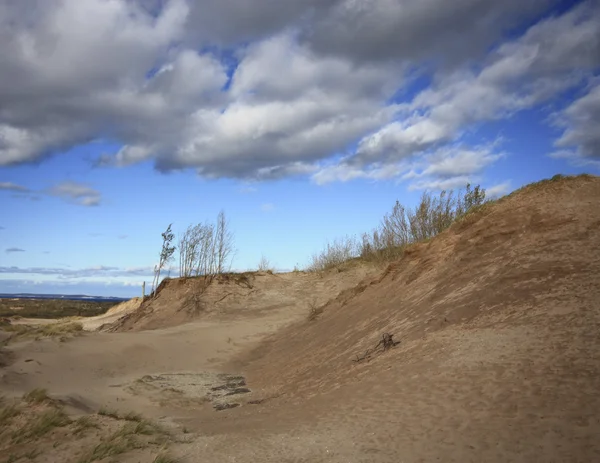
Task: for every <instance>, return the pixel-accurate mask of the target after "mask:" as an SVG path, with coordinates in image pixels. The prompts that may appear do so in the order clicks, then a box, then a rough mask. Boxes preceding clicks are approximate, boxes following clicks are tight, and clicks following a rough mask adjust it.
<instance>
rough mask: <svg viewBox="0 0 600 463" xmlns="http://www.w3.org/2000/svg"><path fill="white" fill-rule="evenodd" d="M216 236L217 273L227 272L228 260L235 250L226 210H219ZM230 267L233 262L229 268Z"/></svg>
mask: <svg viewBox="0 0 600 463" xmlns="http://www.w3.org/2000/svg"><path fill="white" fill-rule="evenodd" d="M215 238H216V243H215V245H216V257H217V273H218V274H221V273H224V272H225V268H226V265H227V261H228V259H229V256H230V255H231V253H232V252H233V233H232V232H231V231H230V230H229V223H228V222H227V218H226V217H225V212H224V211H221V212H219V215H218V216H217V229H216V237H215ZM230 268H231V262H230V264H229V268H227V270H229V269H230Z"/></svg>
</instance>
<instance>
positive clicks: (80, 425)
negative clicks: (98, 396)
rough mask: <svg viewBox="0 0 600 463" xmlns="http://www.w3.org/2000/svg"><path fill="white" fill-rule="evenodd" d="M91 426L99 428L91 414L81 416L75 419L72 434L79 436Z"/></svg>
mask: <svg viewBox="0 0 600 463" xmlns="http://www.w3.org/2000/svg"><path fill="white" fill-rule="evenodd" d="M91 428H100V426H99V425H98V423H96V422H95V421H94V419H93V418H92V417H91V416H89V415H87V416H82V417H80V418H77V420H75V429H73V434H74V435H76V436H80V435H81V434H83V433H84V432H85V431H86V430H88V429H91Z"/></svg>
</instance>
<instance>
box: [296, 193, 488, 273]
mask: <svg viewBox="0 0 600 463" xmlns="http://www.w3.org/2000/svg"><path fill="white" fill-rule="evenodd" d="M484 204H486V201H485V190H483V189H482V188H480V187H479V186H475V187H474V188H471V186H470V185H467V188H466V190H465V191H458V192H454V191H452V190H450V191H441V192H440V193H439V194H438V195H433V194H432V193H428V192H426V193H423V195H422V196H421V199H420V201H419V204H418V205H417V206H416V207H415V208H414V209H410V208H407V207H405V206H404V205H402V204H401V203H400V202H399V201H396V204H395V205H394V207H393V208H392V210H391V211H390V212H389V213H388V214H386V215H385V216H384V217H383V219H382V220H381V223H380V225H379V226H378V227H376V228H375V229H373V230H372V231H371V232H370V233H363V235H362V237H361V240H360V241H359V240H357V239H356V237H353V236H346V237H344V238H341V239H337V240H334V241H333V242H331V243H329V242H328V243H326V245H325V248H324V249H323V250H322V251H321V252H320V253H318V254H315V255H313V256H312V260H311V263H310V264H309V265H308V268H307V270H308V271H313V272H314V271H316V272H318V271H325V270H329V269H331V268H338V269H340V270H342V269H343V266H344V265H345V264H347V263H349V262H351V261H352V260H354V259H356V258H360V259H362V260H365V261H374V262H379V263H383V262H389V261H391V260H395V259H397V258H400V257H402V255H403V254H404V250H405V249H406V247H407V246H409V245H411V244H413V243H420V242H424V241H428V240H430V239H431V238H433V237H434V236H436V235H438V234H439V233H441V232H443V231H444V230H446V229H447V228H449V227H450V226H451V225H452V224H453V223H454V222H456V221H457V220H459V219H461V218H463V217H465V216H467V215H469V214H470V213H471V212H472V211H475V210H477V209H478V208H480V207H482V206H483V205H484Z"/></svg>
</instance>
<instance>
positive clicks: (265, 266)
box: [258, 254, 272, 272]
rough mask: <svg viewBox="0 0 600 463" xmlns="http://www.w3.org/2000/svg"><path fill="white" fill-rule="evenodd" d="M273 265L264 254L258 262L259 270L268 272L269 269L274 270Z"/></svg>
mask: <svg viewBox="0 0 600 463" xmlns="http://www.w3.org/2000/svg"><path fill="white" fill-rule="evenodd" d="M271 267H272V265H271V262H269V259H267V257H266V256H265V255H264V254H263V255H262V256H261V257H260V261H259V262H258V271H259V272H266V271H268V270H272V268H271Z"/></svg>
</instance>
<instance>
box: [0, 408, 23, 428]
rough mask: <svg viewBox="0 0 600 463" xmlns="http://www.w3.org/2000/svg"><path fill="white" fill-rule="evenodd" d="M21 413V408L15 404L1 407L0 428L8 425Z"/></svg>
mask: <svg viewBox="0 0 600 463" xmlns="http://www.w3.org/2000/svg"><path fill="white" fill-rule="evenodd" d="M20 413H21V410H20V409H19V407H17V406H16V405H14V404H12V405H7V406H4V407H2V408H0V428H3V427H4V426H7V425H8V424H9V423H10V422H11V421H12V419H13V418H14V417H15V416H18V415H19V414H20Z"/></svg>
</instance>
